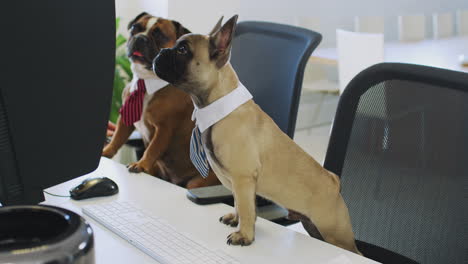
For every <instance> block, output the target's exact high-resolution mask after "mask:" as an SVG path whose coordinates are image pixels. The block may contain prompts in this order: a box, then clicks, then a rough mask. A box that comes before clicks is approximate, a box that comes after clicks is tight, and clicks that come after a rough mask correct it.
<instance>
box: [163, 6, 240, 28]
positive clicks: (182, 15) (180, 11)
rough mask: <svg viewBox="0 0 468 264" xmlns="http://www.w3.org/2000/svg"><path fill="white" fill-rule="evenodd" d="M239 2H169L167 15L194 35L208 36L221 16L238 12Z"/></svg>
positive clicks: (227, 17) (226, 16)
mask: <svg viewBox="0 0 468 264" xmlns="http://www.w3.org/2000/svg"><path fill="white" fill-rule="evenodd" d="M240 2H241V0H169V9H168V15H169V18H171V19H174V20H177V21H179V22H180V23H182V25H184V26H186V27H187V28H188V29H189V30H190V31H192V32H194V33H202V34H208V33H209V32H210V31H211V29H212V28H213V27H214V25H215V24H216V22H217V21H218V19H219V18H220V17H221V16H224V21H226V20H227V19H229V18H230V17H231V16H233V15H234V14H239V12H240V9H239V7H240Z"/></svg>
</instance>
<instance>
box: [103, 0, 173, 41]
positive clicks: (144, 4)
mask: <svg viewBox="0 0 468 264" xmlns="http://www.w3.org/2000/svg"><path fill="white" fill-rule="evenodd" d="M97 1H98V0H97ZM167 1H168V0H115V15H116V17H119V18H120V28H119V29H118V32H119V33H122V34H124V35H125V36H127V35H128V32H127V25H128V23H129V22H130V21H131V20H132V19H133V18H135V17H136V16H137V15H138V14H140V13H141V12H143V11H146V12H148V13H150V14H153V15H155V16H161V17H167V16H168V13H167V11H168V8H167Z"/></svg>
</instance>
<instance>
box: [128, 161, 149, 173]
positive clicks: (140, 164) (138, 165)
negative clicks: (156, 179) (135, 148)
mask: <svg viewBox="0 0 468 264" xmlns="http://www.w3.org/2000/svg"><path fill="white" fill-rule="evenodd" d="M127 168H128V171H129V172H133V173H140V172H146V173H149V174H151V172H152V170H151V166H149V165H148V164H147V162H145V161H144V160H140V161H137V162H133V163H130V164H128V165H127Z"/></svg>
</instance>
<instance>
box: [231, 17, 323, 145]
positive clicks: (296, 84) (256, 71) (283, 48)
mask: <svg viewBox="0 0 468 264" xmlns="http://www.w3.org/2000/svg"><path fill="white" fill-rule="evenodd" d="M321 39H322V36H321V35H320V34H319V33H317V32H314V31H311V30H307V29H304V28H299V27H293V26H287V25H282V24H275V23H268V22H256V21H246V22H240V23H239V24H238V25H237V29H236V33H235V37H234V40H233V44H232V54H231V64H232V66H233V67H234V69H235V70H236V72H237V74H238V76H239V79H240V81H241V82H242V83H243V84H244V85H245V86H246V87H247V89H248V90H249V91H250V92H251V93H252V95H253V98H254V100H255V102H256V103H257V104H258V105H259V106H260V107H261V108H262V109H263V111H265V112H266V113H267V114H268V115H269V116H270V117H271V118H272V119H273V120H274V121H275V122H276V124H277V125H278V126H279V127H280V128H281V130H283V132H284V133H286V134H287V135H289V136H290V137H291V138H292V137H293V136H294V129H295V126H296V118H297V109H298V105H299V98H300V94H301V88H302V79H303V76H304V69H305V66H306V63H307V61H308V60H309V58H310V55H311V53H312V51H313V50H314V49H315V48H316V47H317V46H318V44H319V43H320V41H321Z"/></svg>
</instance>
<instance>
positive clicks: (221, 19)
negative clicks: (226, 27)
mask: <svg viewBox="0 0 468 264" xmlns="http://www.w3.org/2000/svg"><path fill="white" fill-rule="evenodd" d="M223 18H224V16H221V18H220V19H219V20H218V23H216V25H215V26H214V28H213V29H212V30H211V31H210V33H209V34H208V35H210V36H211V35H213V34H214V33H216V32H217V31H218V30H219V29H220V28H221V26H222V25H223Z"/></svg>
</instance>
